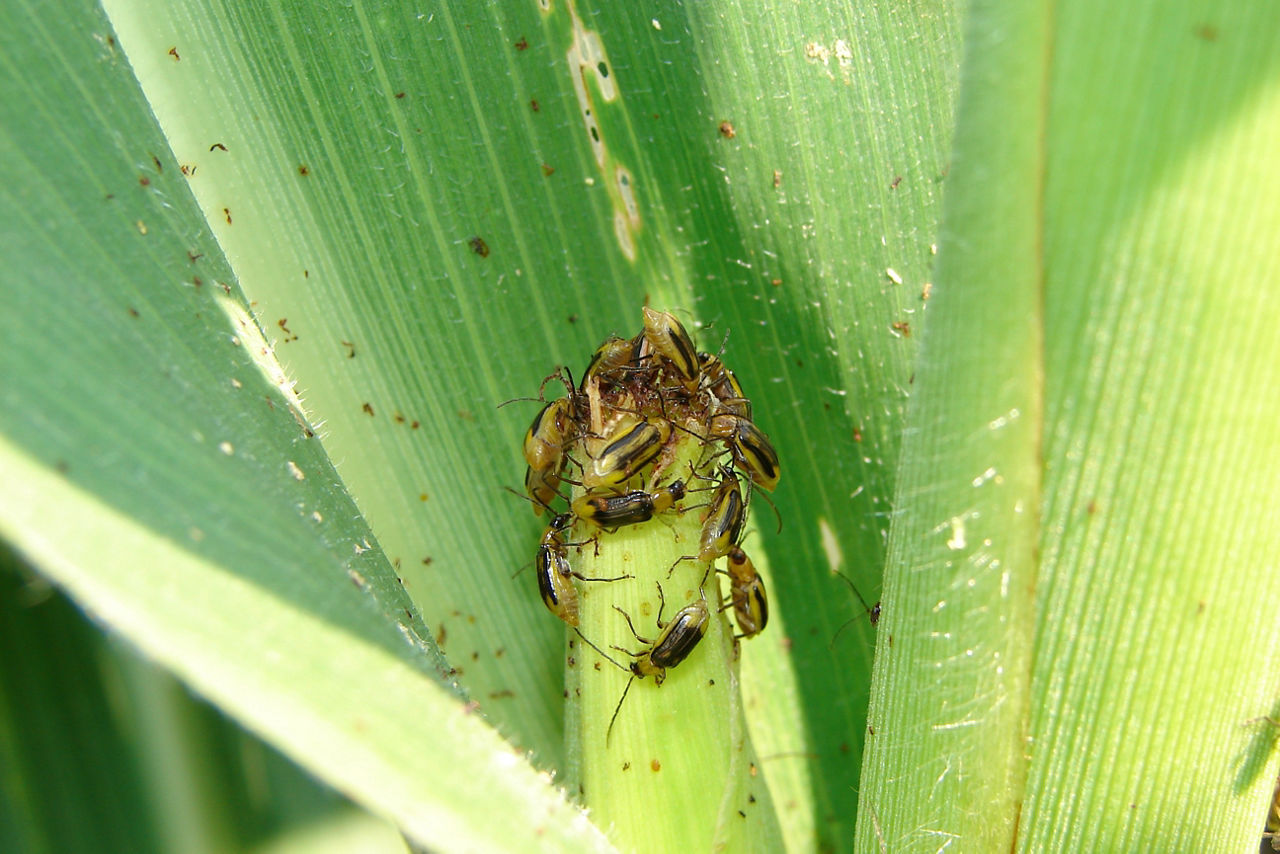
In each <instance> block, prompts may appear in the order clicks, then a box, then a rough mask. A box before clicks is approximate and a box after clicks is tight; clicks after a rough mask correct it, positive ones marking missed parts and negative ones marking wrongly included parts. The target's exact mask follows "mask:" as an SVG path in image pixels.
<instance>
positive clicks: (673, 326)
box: [644, 306, 698, 383]
mask: <svg viewBox="0 0 1280 854" xmlns="http://www.w3.org/2000/svg"><path fill="white" fill-rule="evenodd" d="M644 338H645V341H647V342H648V344H649V348H650V349H651V350H652V351H653V352H655V353H657V354H658V355H659V356H661V357H662V358H663V359H665V360H666V361H667V362H669V363H670V364H671V367H673V368H674V369H675V371H676V373H677V374H679V375H680V377H681V378H682V379H684V380H685V381H687V382H690V383H695V382H697V380H698V350H697V348H696V347H694V346H693V339H692V338H690V337H689V333H688V332H687V331H686V330H685V328H684V324H682V323H681V322H680V321H679V320H677V319H676V316H675V315H674V314H671V313H670V312H666V311H654V310H653V309H651V308H649V307H648V306H645V307H644Z"/></svg>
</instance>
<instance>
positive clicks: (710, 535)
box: [667, 469, 747, 578]
mask: <svg viewBox="0 0 1280 854" xmlns="http://www.w3.org/2000/svg"><path fill="white" fill-rule="evenodd" d="M721 477H722V480H721V481H720V485H719V486H718V487H716V491H715V494H714V495H713V496H712V497H711V509H709V510H708V511H707V518H706V520H705V521H704V522H703V523H702V535H701V537H700V539H699V543H698V546H699V548H698V553H697V554H695V555H683V556H682V557H678V558H676V562H675V563H673V564H671V569H669V570H667V577H668V578H670V577H671V573H672V572H674V571H675V568H676V566H677V565H678V564H679V563H680V561H683V560H702V561H709V560H715V559H716V558H719V557H724V556H725V555H727V554H728V553H729V550H730V549H732V548H733V547H734V546H735V545H737V543H738V540H740V539H741V538H742V526H743V523H744V522H746V518H747V506H746V504H745V503H744V502H743V500H742V486H741V484H740V483H739V481H738V478H737V475H735V474H734V473H733V472H731V471H729V470H727V469H721Z"/></svg>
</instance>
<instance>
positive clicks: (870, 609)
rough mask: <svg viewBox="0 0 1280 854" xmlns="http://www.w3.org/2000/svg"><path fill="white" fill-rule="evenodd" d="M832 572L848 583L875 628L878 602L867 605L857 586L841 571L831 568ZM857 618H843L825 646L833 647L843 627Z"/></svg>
mask: <svg viewBox="0 0 1280 854" xmlns="http://www.w3.org/2000/svg"><path fill="white" fill-rule="evenodd" d="M832 572H833V574H835V575H838V576H840V578H841V579H843V580H844V583H845V584H847V585H849V589H850V590H852V591H853V595H854V596H857V597H858V601H859V602H861V603H862V608H863V610H864V611H865V612H866V615H867V618H868V619H870V620H871V627H872V628H875V625H876V623H878V622H880V603H879V602H877V603H876V604H875V605H868V604H867V600H866V599H864V598H863V597H862V593H861V592H860V591H859V590H858V588H857V586H856V585H855V584H854V583H853V582H852V581H850V580H849V579H848V578H847V577H846V576H845V574H844V573H843V572H839V571H838V570H832ZM857 619H858V618H857V617H850V618H849V619H848V620H845V622H844V624H843V625H842V626H840V628H838V629H836V633H835V635H834V636H833V637H832V638H831V643H830V644H828V645H827V648H828V649H834V648H835V645H836V639H837V638H839V637H840V635H841V634H843V633H844V630H845V629H847V628H849V626H851V625H853V623H854V621H855V620H857Z"/></svg>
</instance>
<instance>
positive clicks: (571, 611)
mask: <svg viewBox="0 0 1280 854" xmlns="http://www.w3.org/2000/svg"><path fill="white" fill-rule="evenodd" d="M572 524H573V514H572V513H561V514H560V515H558V516H556V517H555V518H554V519H552V520H551V524H550V525H548V526H547V530H546V531H545V532H543V534H542V543H541V545H539V546H538V556H537V558H536V559H535V560H534V571H535V573H536V574H537V576H538V593H539V594H541V596H542V603H543V604H544V605H546V606H547V610H549V611H550V612H551V613H553V614H555V615H556V616H557V617H559V618H560V619H562V620H564V621H565V622H566V623H568V624H569V625H571V626H577V625H578V591H577V590H576V589H575V588H574V586H573V581H572V579H574V578H577V579H578V580H580V581H621V580H622V579H624V578H630V577H631V576H630V575H620V576H618V577H617V578H588V577H586V576H584V575H581V574H579V573H577V572H574V571H573V568H572V567H571V566H570V565H569V555H568V552H567V551H566V546H569V545H580V544H573V543H566V542H565V540H564V532H565V531H567V530H568V529H569V528H570V527H571V526H572ZM588 542H590V541H589V540H588Z"/></svg>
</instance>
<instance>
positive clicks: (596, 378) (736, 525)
mask: <svg viewBox="0 0 1280 854" xmlns="http://www.w3.org/2000/svg"><path fill="white" fill-rule="evenodd" d="M557 378H558V379H559V380H560V382H561V383H562V384H563V385H564V387H565V390H566V395H565V396H564V397H562V398H558V399H556V400H552V401H551V402H549V403H547V404H546V405H545V406H543V408H542V409H541V410H540V411H539V412H538V414H537V415H536V416H535V417H534V419H533V423H532V424H530V426H529V430H528V432H527V433H526V434H525V437H524V456H525V461H526V462H527V463H528V471H527V472H526V475H525V488H526V490H527V491H528V493H529V496H530V497H531V498H532V500H533V503H534V512H535V513H537V514H539V515H541V513H542V511H543V509H544V508H545V509H548V510H551V506H552V503H553V502H554V501H556V499H558V498H563V499H564V500H565V501H566V502H567V503H568V505H569V509H568V510H567V511H565V512H560V513H556V514H555V515H554V517H553V518H552V520H551V524H550V525H549V526H548V527H547V529H546V532H545V533H544V535H543V538H542V544H541V546H540V547H539V549H538V557H537V560H536V562H535V566H536V569H537V576H538V585H539V590H540V592H541V594H542V600H543V602H544V603H545V604H546V606H547V608H548V609H550V610H551V612H552V613H554V614H555V615H556V616H558V617H559V618H560V619H562V620H564V621H565V622H566V623H568V624H569V625H571V626H574V627H575V628H576V626H577V624H578V597H577V591H576V588H575V587H574V581H573V580H574V579H575V578H577V579H578V580H581V581H618V580H622V579H624V578H628V577H629V576H619V577H617V578H586V577H583V576H582V575H580V574H578V573H576V572H574V571H573V569H572V567H571V565H570V562H569V558H568V553H567V549H568V547H569V546H575V545H576V546H579V547H581V546H584V545H587V544H588V543H590V542H591V540H594V539H596V538H598V537H599V532H600V531H601V530H614V529H617V528H620V527H623V526H628V525H639V524H644V523H647V522H650V521H651V520H653V519H654V518H655V517H658V516H660V515H662V514H678V513H683V512H684V511H685V508H684V507H683V506H682V502H683V500H684V499H685V497H686V496H687V495H689V494H691V493H694V492H707V493H710V494H711V497H710V500H709V501H708V502H707V503H706V505H705V506H706V508H707V509H706V511H705V513H706V515H705V517H704V518H703V521H702V526H701V535H700V540H699V544H698V551H697V553H696V554H690V555H685V556H682V557H681V558H679V559H678V560H677V561H676V564H679V563H680V561H684V560H694V561H699V562H705V563H707V564H708V569H707V574H706V575H704V576H703V582H704V583H705V581H706V577H707V575H709V574H710V571H711V569H710V567H711V565H712V564H713V562H714V561H715V560H717V559H719V558H721V557H724V558H727V559H728V569H727V571H726V573H725V574H727V575H728V577H729V582H730V598H729V602H728V603H726V604H725V605H724V606H723V607H722V609H721V610H725V609H728V608H729V607H732V608H733V613H734V617H735V620H736V622H737V624H738V629H739V632H740V634H739V635H738V637H752V636H754V635H756V634H758V633H759V632H760V631H762V630H763V629H764V627H765V623H766V622H767V620H768V600H767V598H766V595H765V590H764V584H763V582H761V580H760V576H759V574H758V573H757V572H756V570H755V567H754V566H753V564H752V562H751V559H750V558H749V557H748V556H747V554H746V552H744V551H743V550H742V548H741V546H740V545H739V541H740V540H741V538H742V534H743V528H744V522H745V520H746V512H747V504H748V500H749V498H750V495H751V488H752V486H758V487H760V488H762V489H766V490H770V491H772V490H773V488H774V487H775V486H776V485H777V483H778V477H779V473H780V469H779V463H778V455H777V453H776V452H775V451H774V449H773V446H772V444H770V442H769V439H768V437H767V436H766V435H765V434H764V433H763V432H762V431H761V430H760V428H759V427H757V426H756V425H755V423H754V422H753V421H752V417H751V416H752V410H751V402H750V400H748V399H747V397H746V395H745V394H744V393H743V391H742V386H741V385H740V384H739V383H738V379H737V377H736V376H734V373H733V371H731V370H730V369H729V368H728V367H726V366H725V365H724V363H723V362H722V361H721V360H720V358H719V357H718V356H715V355H713V354H711V353H700V352H698V351H697V349H696V348H695V346H694V344H693V340H692V339H691V338H690V336H689V333H688V332H687V331H686V329H685V327H684V326H683V324H681V323H680V321H679V320H677V319H676V318H675V317H674V316H673V315H671V314H669V313H666V312H658V311H654V310H652V309H649V308H645V309H644V329H643V330H642V331H641V332H640V333H639V334H638V335H636V336H635V337H633V338H620V337H617V336H610V337H609V338H608V339H607V340H605V341H604V343H602V344H601V345H600V346H599V347H598V348H597V349H596V352H595V354H594V355H593V356H592V358H591V361H590V363H589V364H588V365H587V369H586V372H585V373H584V374H583V376H582V378H581V381H580V382H579V383H577V384H575V383H574V381H573V379H572V376H571V375H570V374H569V373H568V372H567V371H566V370H564V369H561V370H558V371H557V372H556V373H555V374H552V375H551V376H550V377H548V378H547V380H546V381H544V383H543V385H544V387H545V386H546V384H547V382H550V381H551V380H553V379H557ZM690 442H694V443H696V444H697V446H698V448H699V452H698V455H697V459H696V460H694V461H690V462H689V468H688V471H687V473H686V472H685V471H684V469H683V468H682V467H681V466H682V463H680V462H678V459H679V454H678V453H677V450H676V449H677V446H680V445H682V444H683V445H685V446H688V444H689V443H690ZM673 475H674V476H673ZM744 480H745V481H746V483H747V486H746V491H745V494H744V489H743V481H744ZM697 481H706V482H707V483H708V484H709V485H707V486H705V487H697V486H696V485H694V484H695V482H697ZM562 484H569V485H571V486H573V487H575V490H574V497H573V498H572V500H570V499H569V498H565V497H564V496H562V495H561V492H560V490H561V488H562ZM688 509H690V510H692V509H693V508H692V507H690V508H688ZM552 512H554V511H552ZM579 522H581V523H582V525H581V526H580V529H581V530H583V531H593V532H594V533H593V535H592V537H591V539H589V540H586V541H584V542H580V543H572V542H569V538H568V532H569V531H571V530H572V529H574V528H575V527H579V526H578V523H579ZM674 569H675V565H674V564H673V565H672V567H671V568H670V569H669V570H668V571H667V575H668V577H669V576H670V575H671V572H672V571H674ZM658 596H659V600H660V602H661V603H662V605H663V606H665V599H664V598H663V591H662V586H661V584H660V583H659V584H658ZM701 597H702V598H699V599H696V600H694V601H693V602H692V603H690V604H688V605H685V606H684V607H683V608H681V609H680V610H679V611H678V612H677V613H676V615H675V616H673V617H672V618H671V619H670V620H669V621H667V622H663V621H662V619H661V615H662V608H661V607H660V608H659V612H658V626H659V629H660V633H659V635H658V637H657V638H654V639H649V638H644V637H642V636H641V635H640V634H639V633H638V632H636V631H635V627H634V626H633V625H631V618H630V615H628V614H626V613H625V612H622V611H621V610H620V609H619V611H620V613H622V615H623V616H624V617H625V618H626V620H627V624H628V626H629V627H630V628H631V633H632V634H633V635H634V636H635V637H636V639H637V641H639V642H640V643H642V644H644V645H645V646H644V649H642V650H641V651H640V652H631V651H629V650H623V649H621V648H619V647H615V649H618V650H619V651H620V652H623V653H625V654H627V655H629V656H631V657H632V658H633V659H634V660H633V661H632V662H631V665H630V666H629V667H625V668H623V669H625V670H628V671H630V673H631V674H632V678H633V679H634V678H636V677H639V678H643V677H645V676H653V678H654V681H655V682H656V683H658V684H661V683H662V681H663V679H664V678H665V675H666V669H667V668H669V667H674V666H676V665H678V664H680V663H681V662H682V661H684V659H685V658H686V657H687V656H688V655H689V654H690V653H691V652H692V651H693V649H694V648H695V647H696V646H697V644H698V642H699V641H700V640H701V639H702V637H703V635H704V634H705V633H706V630H707V624H708V621H709V620H710V613H711V612H710V609H709V608H708V606H707V603H706V600H705V594H704V593H703V594H701ZM579 634H581V633H579ZM583 640H586V638H585V637H584V638H583ZM588 643H589V641H588ZM592 646H593V647H594V646H595V645H594V644H592ZM597 649H598V648H597ZM602 654H603V653H602ZM605 657H606V658H609V656H605ZM610 660H612V659H611V658H610ZM614 663H615V664H616V663H617V662H614ZM619 666H621V665H619ZM627 687H628V689H629V688H630V682H628V685H627ZM623 696H624V697H625V696H626V694H625V692H624V694H623ZM615 714H616V712H615Z"/></svg>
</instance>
